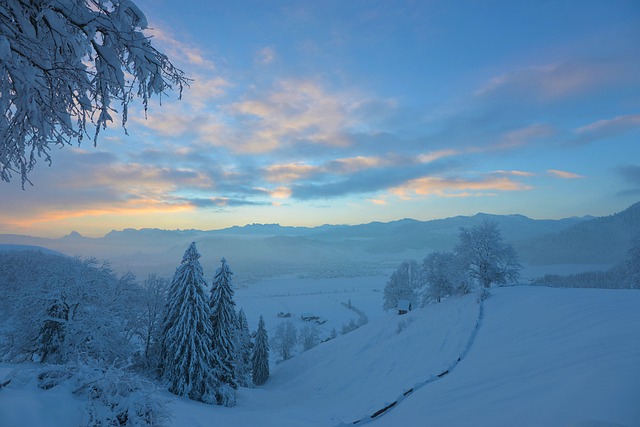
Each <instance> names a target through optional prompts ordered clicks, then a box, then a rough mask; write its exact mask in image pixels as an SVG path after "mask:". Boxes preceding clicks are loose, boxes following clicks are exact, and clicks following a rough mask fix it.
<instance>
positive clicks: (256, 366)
mask: <svg viewBox="0 0 640 427" xmlns="http://www.w3.org/2000/svg"><path fill="white" fill-rule="evenodd" d="M251 362H252V365H253V383H254V384H255V385H262V384H264V383H265V382H267V380H268V379H269V337H268V336H267V330H266V329H265V327H264V319H263V318H262V316H260V321H259V322H258V331H257V332H256V343H255V345H254V346H253V354H252V356H251Z"/></svg>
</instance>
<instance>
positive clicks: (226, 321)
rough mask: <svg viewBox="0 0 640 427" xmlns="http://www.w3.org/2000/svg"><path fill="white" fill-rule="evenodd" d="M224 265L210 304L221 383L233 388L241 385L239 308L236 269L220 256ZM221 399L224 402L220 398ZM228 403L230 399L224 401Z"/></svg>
mask: <svg viewBox="0 0 640 427" xmlns="http://www.w3.org/2000/svg"><path fill="white" fill-rule="evenodd" d="M220 262H222V265H221V266H220V267H219V268H218V269H217V270H216V274H215V276H214V278H213V285H212V287H211V299H210V300H209V307H210V312H211V327H212V329H213V331H212V349H213V350H214V351H215V352H216V354H217V356H218V363H219V365H218V366H216V368H217V369H216V375H217V378H218V381H219V382H220V383H221V384H227V385H229V386H230V387H231V388H232V389H237V388H238V382H237V378H236V376H235V375H236V366H235V356H236V346H235V338H234V335H235V332H236V312H235V305H236V303H235V302H234V301H233V287H232V284H231V276H232V275H233V272H232V271H231V269H230V268H229V266H228V265H227V260H226V259H224V258H222V259H221V260H220ZM219 403H222V402H219ZM222 404H225V405H228V402H227V403H222Z"/></svg>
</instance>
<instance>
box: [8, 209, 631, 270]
mask: <svg viewBox="0 0 640 427" xmlns="http://www.w3.org/2000/svg"><path fill="white" fill-rule="evenodd" d="M487 220H489V221H494V222H496V223H498V226H499V229H500V230H501V232H502V235H503V237H504V238H505V240H506V241H507V242H509V243H511V244H513V245H514V246H515V247H516V249H517V250H518V252H519V254H520V258H521V260H522V261H523V262H525V263H527V264H543V265H546V264H561V263H562V264H564V263H573V264H594V263H595V264H607V263H616V262H620V261H622V260H623V259H625V258H626V251H627V248H628V247H629V242H630V241H631V240H630V239H631V237H632V236H634V235H636V234H640V203H638V204H635V205H633V206H631V207H629V208H628V209H626V210H625V211H623V212H620V213H618V214H615V215H611V216H608V217H602V218H593V217H580V218H578V217H573V218H566V219H560V220H535V219H531V218H528V217H526V216H523V215H492V214H487V213H478V214H476V215H473V216H455V217H451V218H444V219H438V220H432V221H417V220H414V219H409V218H405V219H401V220H397V221H391V222H371V223H368V224H360V225H352V226H350V225H328V224H325V225H322V226H319V227H289V226H282V225H279V224H248V225H245V226H242V227H240V226H235V227H230V228H225V229H220V230H162V229H155V228H143V229H140V230H136V229H131V228H128V229H124V230H120V231H116V230H113V231H111V232H109V233H108V234H106V235H105V236H104V237H101V238H89V237H84V236H82V235H80V234H79V233H77V232H72V233H70V234H69V235H67V236H64V237H61V238H58V239H47V238H38V237H30V236H19V235H8V234H6V235H0V243H4V244H12V245H33V246H40V247H44V248H49V249H52V250H55V251H59V252H61V253H65V254H68V255H81V256H83V257H88V256H93V257H96V258H98V259H103V260H109V262H110V263H111V265H112V266H113V268H114V269H116V270H119V271H126V270H132V271H133V272H135V273H136V274H137V275H138V276H142V277H144V276H145V275H146V274H148V273H158V274H160V275H163V276H168V277H170V276H172V275H173V272H174V271H175V268H176V267H177V266H178V264H179V263H180V260H181V259H182V258H181V257H182V254H183V252H184V250H185V248H186V247H187V246H188V245H189V243H190V242H192V241H195V242H197V244H198V248H199V250H200V253H201V254H202V261H203V266H204V269H205V274H213V272H214V271H215V268H216V267H217V266H218V264H219V260H220V258H221V257H222V256H225V257H226V258H227V260H229V263H230V265H231V266H232V268H233V269H234V271H235V272H236V274H237V275H236V277H237V278H238V280H243V278H244V279H245V280H252V279H253V278H259V277H264V276H273V275H277V274H291V273H293V274H298V275H311V276H314V277H317V276H318V275H320V276H323V277H327V276H332V277H335V276H340V275H358V274H361V273H366V272H370V273H374V272H379V271H381V270H382V271H387V270H389V269H392V268H395V267H396V266H397V265H398V264H399V263H400V262H401V261H403V260H405V259H410V258H413V259H422V258H423V257H424V256H426V255H427V254H428V253H430V252H432V251H435V250H451V249H453V248H454V246H455V245H456V243H457V240H458V234H459V231H460V228H461V227H472V226H475V225H477V224H480V223H481V222H483V221H487Z"/></svg>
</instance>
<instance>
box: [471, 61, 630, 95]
mask: <svg viewBox="0 0 640 427" xmlns="http://www.w3.org/2000/svg"><path fill="white" fill-rule="evenodd" d="M621 68H622V64H618V63H617V62H616V61H605V60H597V59H592V60H582V61H576V60H574V61H565V62H558V63H551V64H544V65H534V66H529V67H524V68H521V69H517V70H513V71H509V72H506V73H503V74H500V75H498V76H495V77H492V78H491V79H489V81H487V82H486V83H485V84H484V85H483V86H482V87H481V88H480V89H478V90H477V91H476V92H475V95H476V96H478V97H487V96H491V97H495V96H509V97H526V98H525V99H536V100H540V101H550V100H555V99H561V98H566V97H570V96H575V95H578V94H581V93H584V92H587V91H590V90H593V89H595V88H598V87H601V86H603V85H605V84H607V83H611V82H615V81H616V80H617V79H618V78H619V77H620V76H621V73H622V72H623V71H622V70H621Z"/></svg>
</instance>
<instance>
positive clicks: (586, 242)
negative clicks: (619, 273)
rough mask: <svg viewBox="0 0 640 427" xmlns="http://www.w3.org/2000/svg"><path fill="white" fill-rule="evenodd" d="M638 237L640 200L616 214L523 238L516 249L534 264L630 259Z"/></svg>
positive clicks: (605, 261)
mask: <svg viewBox="0 0 640 427" xmlns="http://www.w3.org/2000/svg"><path fill="white" fill-rule="evenodd" d="M638 237H640V202H638V203H635V204H633V205H631V206H630V207H629V208H627V209H625V210H624V211H622V212H619V213H616V214H613V215H609V216H605V217H599V218H593V219H590V220H588V221H582V222H580V223H578V224H575V225H572V226H570V227H568V228H566V229H563V230H560V231H557V232H555V233H550V234H545V235H542V236H538V237H532V238H530V239H528V240H524V241H521V242H519V243H518V244H517V245H516V248H517V250H518V252H519V253H520V256H521V257H522V258H523V259H526V260H527V261H528V262H530V263H533V264H591V263H594V264H595V263H600V264H603V263H618V262H621V261H622V260H624V259H626V258H627V251H628V250H629V248H630V246H631V242H632V240H633V239H635V238H638Z"/></svg>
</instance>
